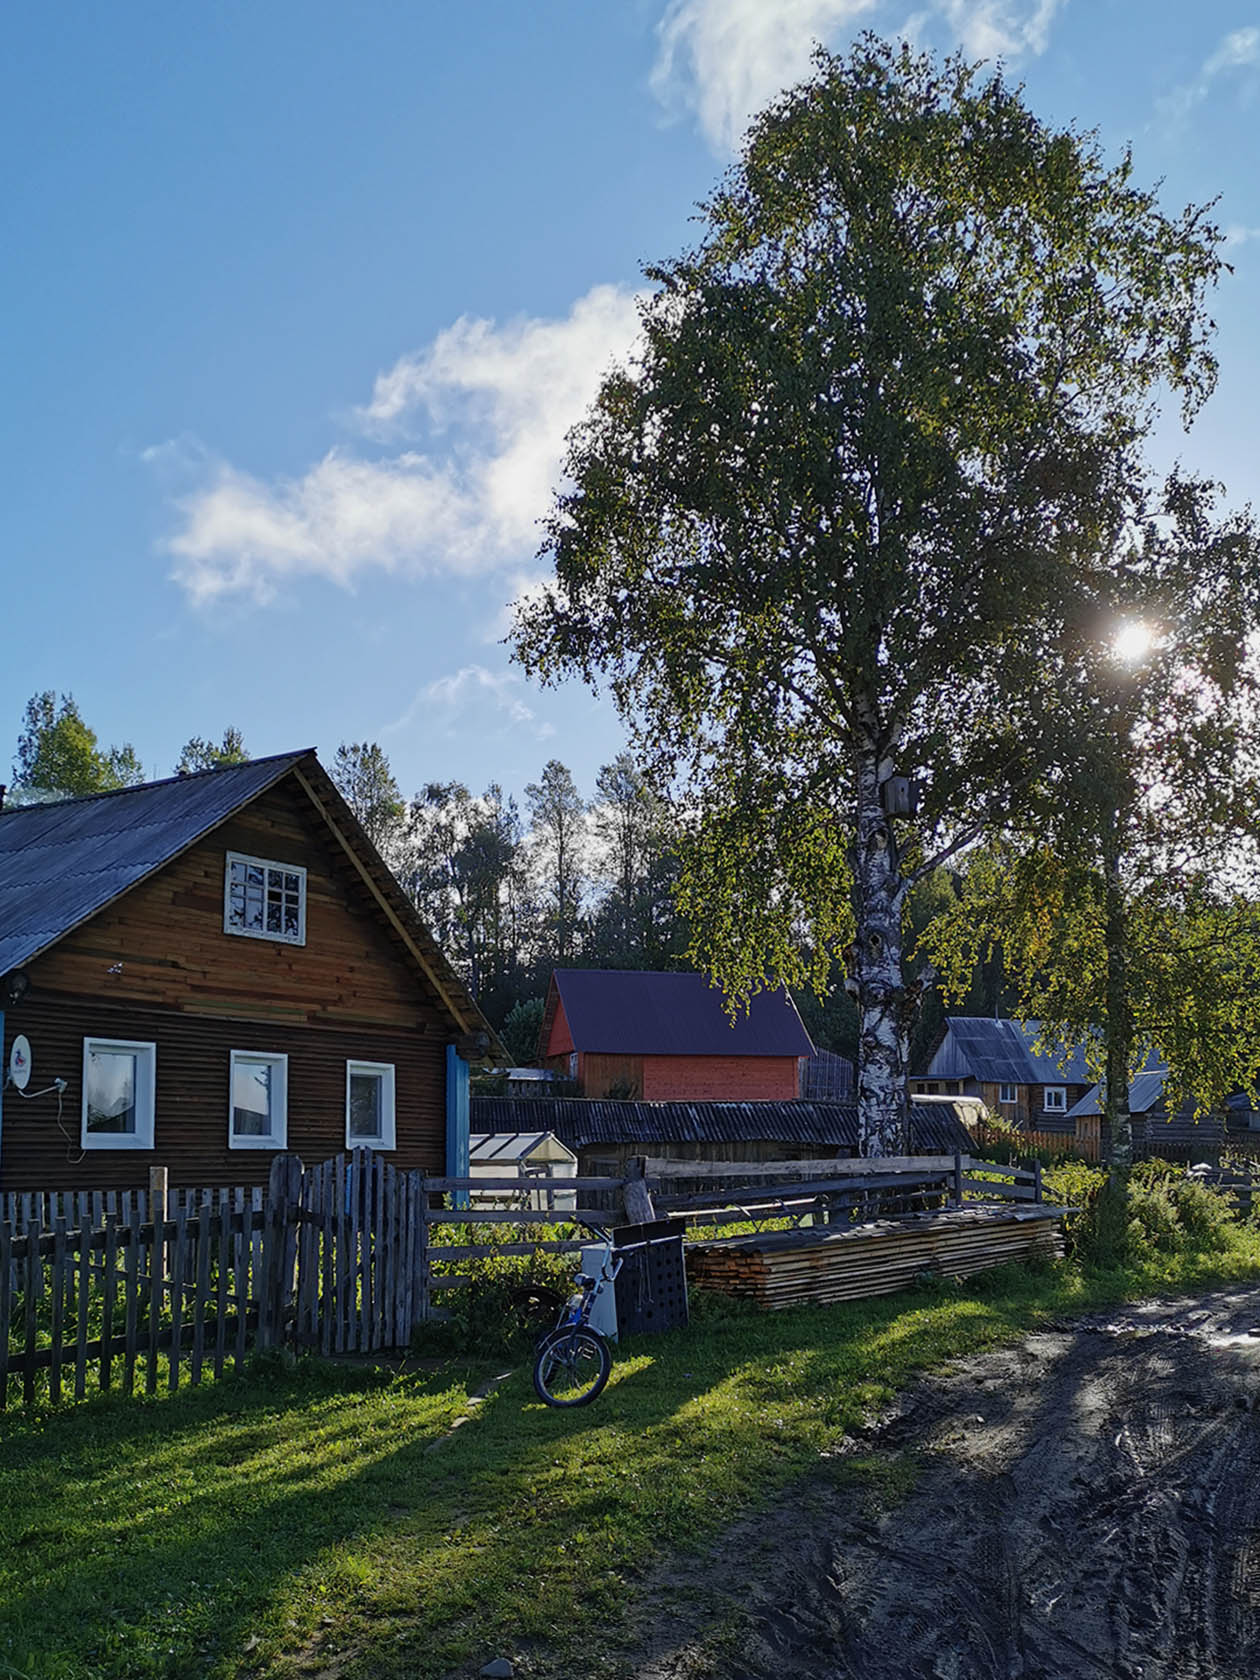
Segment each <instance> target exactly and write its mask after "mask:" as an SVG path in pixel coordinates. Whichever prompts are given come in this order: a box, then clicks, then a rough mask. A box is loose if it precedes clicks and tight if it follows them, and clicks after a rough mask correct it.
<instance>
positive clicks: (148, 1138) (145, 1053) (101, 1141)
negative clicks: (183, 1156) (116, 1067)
mask: <svg viewBox="0 0 1260 1680" xmlns="http://www.w3.org/2000/svg"><path fill="white" fill-rule="evenodd" d="M94 1050H122V1051H126V1052H128V1053H130V1054H131V1055H134V1056H135V1058H136V1129H135V1131H134V1132H90V1131H89V1130H88V1123H87V1110H88V1061H89V1058H90V1057H91V1054H92V1052H93V1051H94ZM156 1096H157V1045H156V1044H154V1043H153V1042H152V1041H150V1040H146V1039H134V1038H85V1039H84V1040H83V1096H82V1102H81V1105H80V1126H79V1133H80V1141H81V1146H82V1147H83V1148H84V1149H152V1148H153V1125H154V1117H155V1113H156V1108H157V1103H156Z"/></svg>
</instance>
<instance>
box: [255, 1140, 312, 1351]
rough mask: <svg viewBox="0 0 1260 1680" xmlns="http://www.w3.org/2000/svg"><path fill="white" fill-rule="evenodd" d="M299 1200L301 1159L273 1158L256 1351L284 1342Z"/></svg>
mask: <svg viewBox="0 0 1260 1680" xmlns="http://www.w3.org/2000/svg"><path fill="white" fill-rule="evenodd" d="M301 1200H302V1162H301V1159H300V1158H299V1157H298V1156H297V1155H288V1154H285V1155H277V1156H276V1157H275V1159H274V1160H273V1161H272V1163H271V1175H270V1177H269V1178H268V1180H267V1203H266V1221H265V1223H264V1225H263V1263H262V1274H263V1275H262V1293H261V1295H260V1297H259V1303H258V1346H259V1347H260V1348H264V1347H279V1346H280V1345H281V1344H282V1343H283V1341H284V1339H285V1327H286V1320H287V1318H288V1309H289V1300H290V1297H291V1296H292V1294H293V1267H294V1263H295V1261H296V1259H297V1232H298V1222H299V1220H298V1216H299V1211H300V1207H301Z"/></svg>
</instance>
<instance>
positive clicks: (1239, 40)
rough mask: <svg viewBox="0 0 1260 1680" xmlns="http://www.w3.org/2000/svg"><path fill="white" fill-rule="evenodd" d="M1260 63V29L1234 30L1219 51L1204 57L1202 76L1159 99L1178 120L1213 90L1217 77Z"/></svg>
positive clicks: (1162, 105)
mask: <svg viewBox="0 0 1260 1680" xmlns="http://www.w3.org/2000/svg"><path fill="white" fill-rule="evenodd" d="M1256 65H1260V29H1251V28H1249V29H1234V30H1231V31H1230V33H1229V34H1228V35H1224V36H1222V37H1221V40H1220V42H1219V44H1218V45H1217V48H1216V50H1215V52H1212V53H1209V54H1208V56H1207V58H1205V59H1204V60H1203V64H1202V66H1201V68H1200V70H1199V73H1198V75H1197V76H1196V77H1195V78H1194V79H1193V80H1192V81H1189V82H1184V83H1183V84H1182V85H1181V86H1180V87H1179V88H1174V89H1173V91H1172V92H1171V93H1170V94H1168V95H1167V96H1166V97H1165V98H1163V99H1161V100H1160V102H1159V108H1160V110H1161V111H1162V112H1163V114H1164V115H1165V116H1166V117H1172V118H1173V119H1174V120H1176V119H1180V118H1183V117H1187V116H1189V114H1190V112H1191V111H1192V110H1193V109H1194V108H1195V106H1196V105H1201V104H1202V103H1203V101H1204V100H1205V99H1206V98H1207V96H1208V94H1209V93H1210V92H1211V89H1212V84H1213V83H1214V82H1215V81H1216V79H1217V77H1218V76H1220V75H1222V74H1223V73H1224V72H1226V71H1229V70H1245V69H1248V68H1251V67H1254V66H1256Z"/></svg>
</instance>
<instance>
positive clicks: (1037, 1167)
mask: <svg viewBox="0 0 1260 1680" xmlns="http://www.w3.org/2000/svg"><path fill="white" fill-rule="evenodd" d="M1044 1199H1045V1198H1044V1197H1043V1196H1042V1193H1041V1157H1040V1156H1039V1155H1038V1156H1035V1157H1034V1159H1033V1201H1034V1202H1040V1201H1043V1200H1044Z"/></svg>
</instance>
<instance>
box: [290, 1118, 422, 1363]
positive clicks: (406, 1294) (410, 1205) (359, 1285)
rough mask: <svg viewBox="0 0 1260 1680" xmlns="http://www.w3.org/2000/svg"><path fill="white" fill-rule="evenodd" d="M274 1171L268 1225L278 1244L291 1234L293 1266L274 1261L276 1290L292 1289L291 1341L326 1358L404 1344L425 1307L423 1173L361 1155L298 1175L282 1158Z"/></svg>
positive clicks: (362, 1152) (363, 1151)
mask: <svg viewBox="0 0 1260 1680" xmlns="http://www.w3.org/2000/svg"><path fill="white" fill-rule="evenodd" d="M290 1163H291V1165H290ZM276 1169H277V1170H276V1173H275V1174H274V1175H273V1182H272V1184H271V1186H270V1188H269V1192H268V1199H267V1211H268V1225H269V1231H270V1229H271V1227H272V1224H273V1221H274V1226H275V1228H276V1232H277V1246H279V1241H280V1239H279V1237H278V1232H279V1228H280V1227H281V1226H282V1225H283V1226H287V1227H288V1228H289V1229H290V1230H292V1232H293V1253H292V1263H291V1264H290V1262H289V1256H288V1255H287V1254H284V1253H283V1252H281V1253H280V1254H279V1255H278V1256H277V1275H276V1285H277V1288H278V1289H279V1290H280V1291H281V1293H282V1294H283V1293H284V1292H286V1288H292V1289H293V1290H294V1308H295V1310H294V1317H293V1321H292V1334H293V1337H294V1340H295V1341H296V1342H297V1345H298V1346H299V1347H305V1348H316V1349H318V1350H319V1351H320V1352H321V1353H325V1354H329V1353H375V1352H378V1351H379V1350H380V1349H382V1348H398V1347H406V1346H407V1344H408V1343H409V1342H410V1340H411V1336H412V1332H413V1331H414V1330H415V1328H416V1326H417V1325H418V1324H420V1323H421V1322H422V1321H423V1320H424V1318H425V1317H426V1316H427V1314H428V1304H429V1296H428V1255H427V1253H426V1249H427V1236H428V1216H427V1200H428V1198H427V1195H426V1192H425V1189H424V1180H423V1177H422V1176H421V1174H419V1173H417V1172H410V1173H403V1172H399V1171H398V1170H397V1168H395V1167H393V1166H391V1165H390V1163H389V1162H388V1161H386V1160H384V1159H383V1157H382V1156H380V1155H379V1154H375V1153H374V1152H373V1151H371V1150H366V1149H359V1150H355V1152H354V1153H353V1154H352V1155H348V1156H347V1155H339V1156H337V1158H336V1159H335V1160H332V1161H325V1162H324V1163H323V1165H322V1166H318V1167H307V1168H306V1169H305V1171H303V1170H302V1167H301V1164H300V1163H299V1162H298V1161H297V1160H296V1158H295V1157H292V1156H289V1157H287V1158H282V1159H281V1160H279V1161H277V1162H276ZM277 1181H279V1182H277ZM295 1201H296V1206H294V1202H295ZM282 1312H283V1309H282V1308H281V1313H282ZM277 1316H279V1314H278V1315H277ZM284 1328H285V1329H287V1328H288V1325H285V1326H284Z"/></svg>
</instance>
